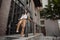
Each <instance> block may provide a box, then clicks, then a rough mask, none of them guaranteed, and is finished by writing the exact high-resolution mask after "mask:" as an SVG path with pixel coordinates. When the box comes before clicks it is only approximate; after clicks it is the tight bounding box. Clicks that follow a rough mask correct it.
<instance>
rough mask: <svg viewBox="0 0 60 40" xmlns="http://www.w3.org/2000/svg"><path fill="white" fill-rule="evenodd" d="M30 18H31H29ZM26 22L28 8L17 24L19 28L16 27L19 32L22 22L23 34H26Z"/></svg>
mask: <svg viewBox="0 0 60 40" xmlns="http://www.w3.org/2000/svg"><path fill="white" fill-rule="evenodd" d="M29 19H30V18H29ZM26 22H27V10H25V14H23V15H22V16H21V18H20V20H19V22H18V24H17V29H16V32H19V31H18V30H19V28H20V25H21V24H22V31H21V36H24V29H25V26H26Z"/></svg>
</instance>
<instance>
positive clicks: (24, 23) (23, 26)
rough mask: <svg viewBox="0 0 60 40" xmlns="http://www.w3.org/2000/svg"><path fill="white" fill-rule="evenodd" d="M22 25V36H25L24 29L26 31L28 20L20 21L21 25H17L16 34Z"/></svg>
mask: <svg viewBox="0 0 60 40" xmlns="http://www.w3.org/2000/svg"><path fill="white" fill-rule="evenodd" d="M21 23H22V31H21V36H24V29H25V26H26V20H20V21H19V23H18V25H17V30H16V32H18V30H19V27H20V25H21Z"/></svg>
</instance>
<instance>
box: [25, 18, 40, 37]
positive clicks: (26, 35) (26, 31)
mask: <svg viewBox="0 0 60 40" xmlns="http://www.w3.org/2000/svg"><path fill="white" fill-rule="evenodd" d="M28 21H30V22H32V23H33V30H34V24H36V25H37V28H38V27H39V26H40V25H38V24H37V23H35V22H34V21H33V20H29V19H27V23H28ZM35 27H36V26H35ZM35 30H36V29H35ZM38 30H39V29H38ZM33 34H35V33H34V31H33ZM25 37H28V24H27V25H26V30H25Z"/></svg>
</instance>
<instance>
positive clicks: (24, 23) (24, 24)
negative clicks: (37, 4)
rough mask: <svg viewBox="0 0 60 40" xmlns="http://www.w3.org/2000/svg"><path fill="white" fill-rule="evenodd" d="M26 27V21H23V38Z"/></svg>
mask: <svg viewBox="0 0 60 40" xmlns="http://www.w3.org/2000/svg"><path fill="white" fill-rule="evenodd" d="M25 26H26V20H23V24H22V31H21V36H24V29H25Z"/></svg>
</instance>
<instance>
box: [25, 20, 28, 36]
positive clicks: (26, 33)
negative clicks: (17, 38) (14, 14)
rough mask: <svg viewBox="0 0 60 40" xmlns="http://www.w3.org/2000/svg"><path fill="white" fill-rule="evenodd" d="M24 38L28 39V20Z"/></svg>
mask: <svg viewBox="0 0 60 40" xmlns="http://www.w3.org/2000/svg"><path fill="white" fill-rule="evenodd" d="M25 37H28V20H27V23H26V27H25Z"/></svg>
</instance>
